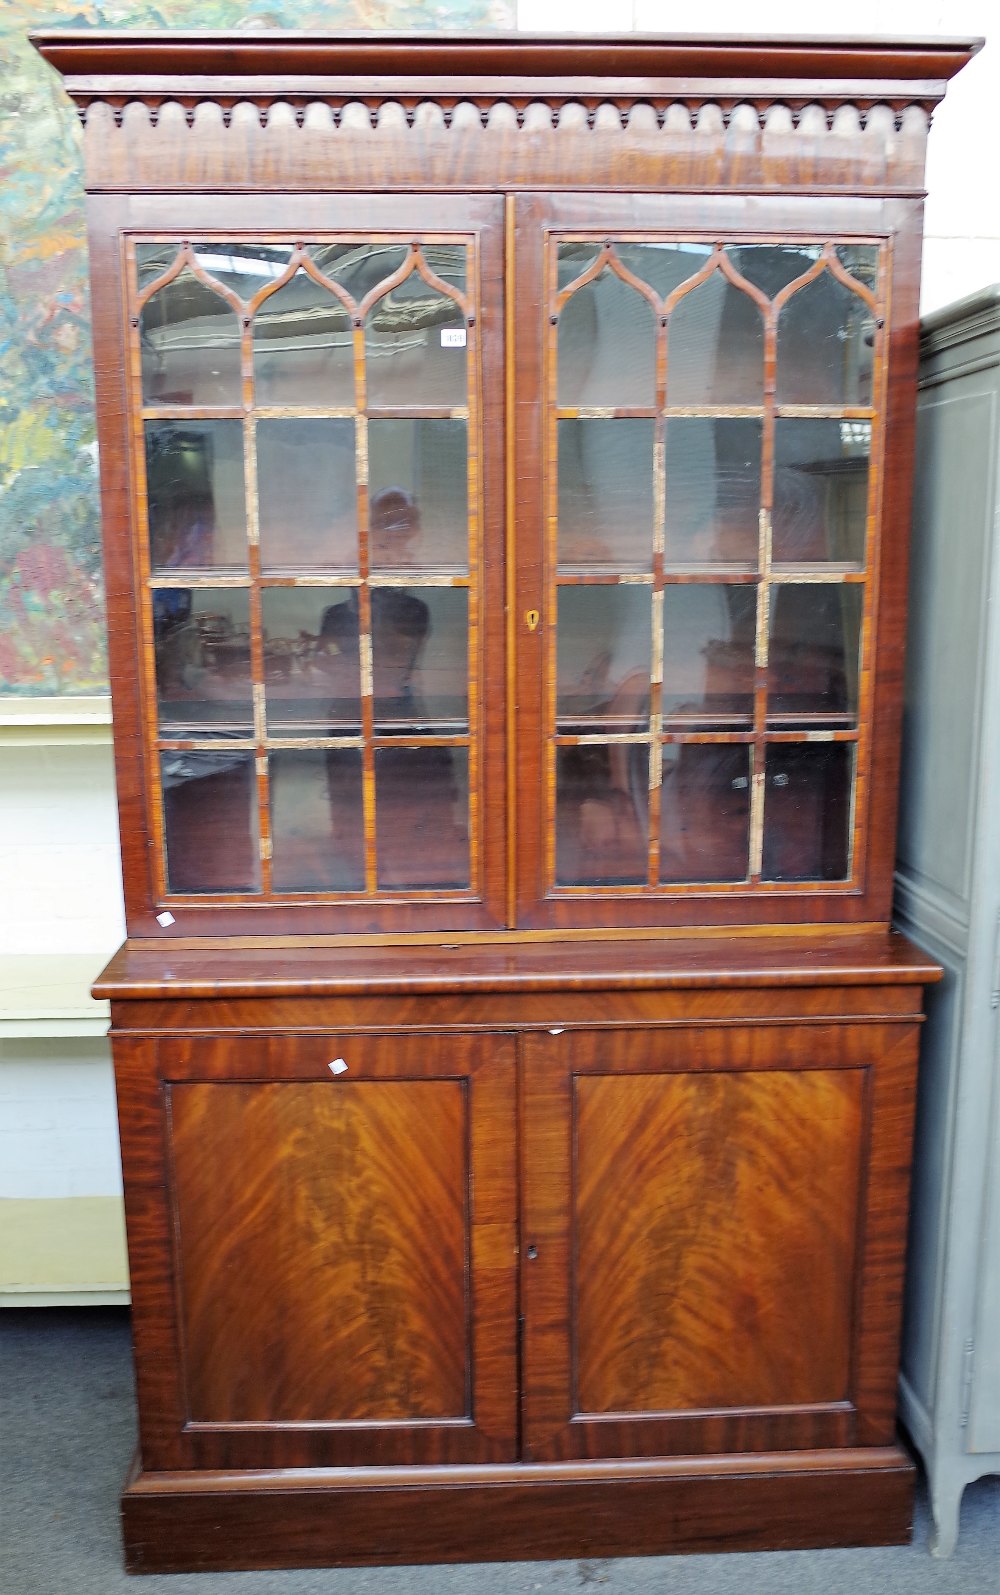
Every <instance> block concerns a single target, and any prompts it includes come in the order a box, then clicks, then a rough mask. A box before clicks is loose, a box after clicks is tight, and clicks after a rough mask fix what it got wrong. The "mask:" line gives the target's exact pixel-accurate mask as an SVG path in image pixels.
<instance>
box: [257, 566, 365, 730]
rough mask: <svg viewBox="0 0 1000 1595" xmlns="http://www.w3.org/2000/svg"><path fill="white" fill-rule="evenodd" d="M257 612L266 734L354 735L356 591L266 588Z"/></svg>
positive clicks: (357, 705)
mask: <svg viewBox="0 0 1000 1595" xmlns="http://www.w3.org/2000/svg"><path fill="white" fill-rule="evenodd" d="M261 607H262V610H263V619H264V682H265V702H266V707H267V734H268V736H271V737H285V736H289V737H323V736H335V737H346V736H360V734H361V665H360V651H359V648H358V607H357V592H356V590H354V589H348V590H347V591H346V592H345V591H344V589H343V588H341V589H340V590H338V589H337V588H331V587H270V588H267V589H265V591H264V592H263V593H262V594H261Z"/></svg>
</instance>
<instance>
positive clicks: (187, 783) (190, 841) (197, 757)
mask: <svg viewBox="0 0 1000 1595" xmlns="http://www.w3.org/2000/svg"><path fill="white" fill-rule="evenodd" d="M160 780H161V783H162V790H163V825H164V840H165V842H166V851H167V885H168V889H169V890H170V891H171V892H191V893H195V892H197V893H202V892H236V891H250V892H257V891H260V857H259V848H258V843H257V800H256V791H255V787H256V783H255V780H254V757H253V754H252V753H237V752H235V751H233V752H228V751H226V749H225V748H220V749H219V751H218V752H217V753H216V752H211V753H173V752H167V753H161V755H160Z"/></svg>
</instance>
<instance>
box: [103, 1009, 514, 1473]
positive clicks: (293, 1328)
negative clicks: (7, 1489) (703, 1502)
mask: <svg viewBox="0 0 1000 1595" xmlns="http://www.w3.org/2000/svg"><path fill="white" fill-rule="evenodd" d="M124 1055H125V1059H126V1061H125V1063H124V1065H123V1067H124V1072H125V1074H126V1075H128V1076H131V1079H130V1081H129V1085H128V1094H129V1097H130V1099H131V1100H132V1104H133V1105H132V1106H130V1107H129V1110H128V1112H129V1117H130V1120H131V1123H130V1134H129V1136H128V1137H127V1140H128V1142H129V1145H130V1148H131V1151H130V1156H129V1166H128V1167H127V1170H126V1174H127V1179H128V1188H129V1198H128V1200H129V1216H130V1225H131V1234H132V1239H133V1258H134V1266H135V1276H134V1304H135V1319H136V1337H137V1342H138V1344H139V1346H140V1357H139V1362H140V1367H141V1370H142V1372H141V1375H140V1377H141V1379H142V1381H143V1383H144V1386H145V1388H144V1390H143V1393H142V1401H141V1406H142V1412H143V1435H142V1445H143V1455H144V1459H145V1465H146V1466H147V1467H153V1468H168V1469H169V1468H184V1467H216V1468H217V1467H229V1466H232V1467H309V1466H354V1465H361V1464H376V1463H378V1464H388V1463H404V1462H412V1463H434V1462H441V1463H446V1462H450V1463H457V1462H485V1461H504V1460H509V1459H510V1458H512V1457H513V1456H514V1455H515V1435H516V1421H517V1411H516V1397H515V1387H516V1323H517V1310H516V1251H515V1244H516V1173H515V1146H514V1137H513V1135H512V1134H511V1133H510V1124H511V1121H512V1115H513V1109H512V1103H513V1101H514V1094H515V1082H514V1044H513V1042H512V1040H510V1039H509V1038H507V1037H504V1036H496V1037H478V1036H477V1037H466V1036H448V1037H437V1036H426V1035H425V1036H400V1035H391V1036H372V1035H365V1036H322V1035H301V1036H295V1035H280V1036H268V1035H253V1034H248V1035H245V1036H241V1037H239V1038H234V1037H227V1038H218V1039H211V1038H208V1037H194V1038H181V1037H178V1038H171V1039H164V1040H161V1041H159V1042H157V1043H155V1044H154V1043H150V1044H148V1046H147V1045H146V1044H140V1045H139V1046H138V1047H135V1048H132V1047H130V1046H129V1044H128V1043H126V1044H125V1045H124ZM121 1067H122V1064H121V1059H120V1068H121ZM123 1095H124V1093H123ZM136 1102H138V1106H136V1105H135V1103H136ZM140 1121H141V1122H140ZM164 1187H165V1189H166V1192H167V1198H166V1201H164V1197H163V1189H164Z"/></svg>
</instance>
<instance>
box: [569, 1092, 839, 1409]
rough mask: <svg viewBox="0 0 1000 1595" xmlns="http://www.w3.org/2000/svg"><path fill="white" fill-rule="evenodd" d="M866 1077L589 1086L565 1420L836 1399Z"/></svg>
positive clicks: (579, 1102)
mask: <svg viewBox="0 0 1000 1595" xmlns="http://www.w3.org/2000/svg"><path fill="white" fill-rule="evenodd" d="M863 1095H864V1083H863V1078H862V1073H861V1071H860V1070H844V1071H825V1070H824V1071H818V1070H817V1071H809V1072H804V1073H800V1074H796V1073H791V1072H786V1071H775V1072H773V1073H770V1074H763V1073H758V1072H754V1073H748V1074H744V1075H690V1074H676V1075H625V1076H622V1075H596V1076H590V1075H583V1076H580V1077H578V1078H577V1079H576V1081H575V1082H574V1096H573V1108H574V1117H575V1143H576V1168H575V1175H576V1181H575V1185H576V1189H575V1202H574V1208H575V1215H574V1216H575V1226H574V1227H575V1231H576V1247H575V1258H574V1264H575V1266H574V1279H575V1283H576V1293H575V1294H576V1301H575V1309H574V1319H575V1323H576V1353H577V1356H576V1390H575V1402H574V1404H575V1406H576V1407H577V1409H578V1411H580V1412H583V1413H610V1412H656V1411H660V1412H670V1411H695V1410H699V1409H700V1410H706V1409H716V1408H722V1407H773V1406H779V1405H785V1404H795V1405H800V1404H814V1403H817V1402H831V1401H842V1400H844V1399H846V1397H847V1391H848V1383H849V1374H850V1319H851V1307H852V1275H853V1269H854V1253H855V1231H856V1225H857V1205H858V1164H859V1152H860V1143H861V1115H862V1106H863Z"/></svg>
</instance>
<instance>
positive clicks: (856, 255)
mask: <svg viewBox="0 0 1000 1595" xmlns="http://www.w3.org/2000/svg"><path fill="white" fill-rule="evenodd" d="M836 251H837V259H838V260H839V261H840V264H841V265H842V266H843V267H844V268H845V270H846V271H849V272H850V273H851V276H852V277H857V279H858V281H859V282H863V283H864V285H865V287H866V288H867V289H868V290H869V291H870V292H871V293H874V292H875V289H876V286H877V283H878V245H877V244H838V245H837V246H836Z"/></svg>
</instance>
